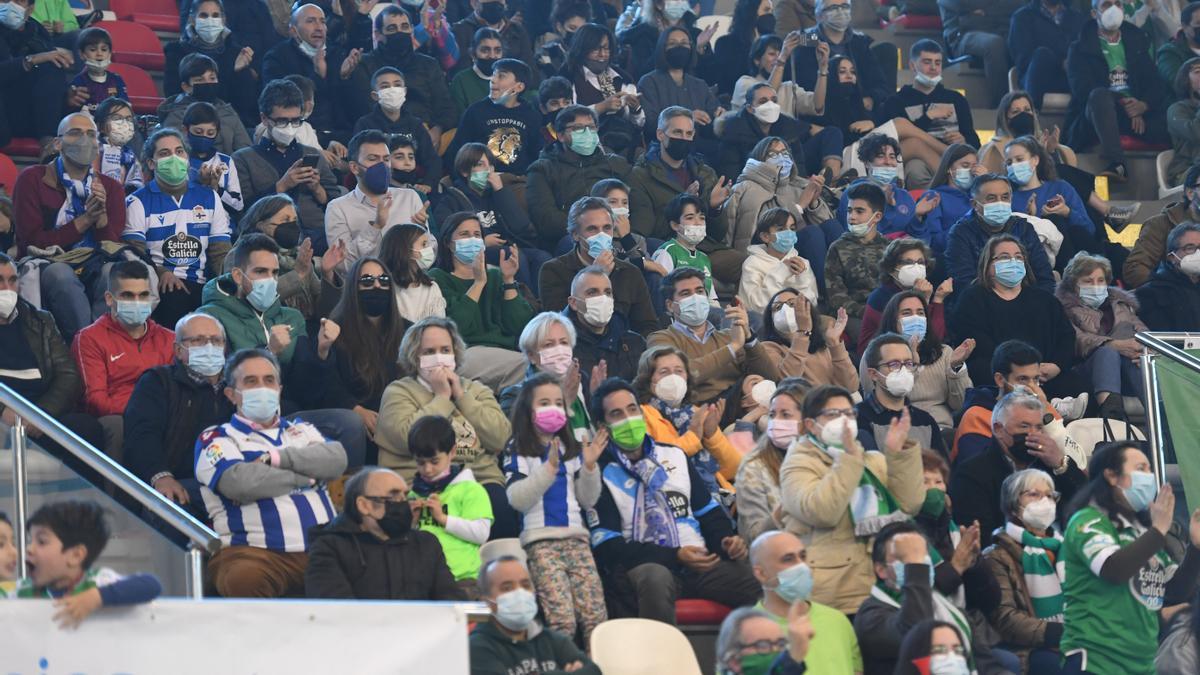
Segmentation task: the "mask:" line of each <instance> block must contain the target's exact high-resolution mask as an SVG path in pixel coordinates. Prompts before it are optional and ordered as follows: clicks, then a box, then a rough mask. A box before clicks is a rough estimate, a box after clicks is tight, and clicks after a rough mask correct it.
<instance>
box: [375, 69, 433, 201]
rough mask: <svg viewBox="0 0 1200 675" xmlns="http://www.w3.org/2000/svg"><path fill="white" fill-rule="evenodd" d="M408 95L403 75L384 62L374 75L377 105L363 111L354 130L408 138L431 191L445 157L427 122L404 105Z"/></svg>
mask: <svg viewBox="0 0 1200 675" xmlns="http://www.w3.org/2000/svg"><path fill="white" fill-rule="evenodd" d="M407 98H408V87H406V86H405V82H404V75H403V74H402V73H401V72H400V71H399V70H397V69H395V68H393V67H391V66H384V67H383V68H380V69H379V70H376V71H375V74H374V75H373V76H372V77H371V100H373V101H375V109H374V110H372V111H371V112H369V113H367V114H366V115H363V116H362V117H360V118H359V119H358V122H357V123H355V125H354V133H355V134H358V132H360V131H365V130H367V129H378V130H380V131H382V132H383V133H385V134H388V135H390V136H400V137H402V138H406V139H408V141H409V142H410V143H411V144H412V147H413V150H414V153H415V154H414V157H415V159H416V163H417V164H418V165H419V166H421V168H423V169H425V171H424V172H423V173H422V178H421V181H420V183H421V184H422V185H424V186H426V187H427V188H429V189H428V190H425V192H429V191H430V190H432V189H433V188H435V187H437V181H438V179H440V178H441V177H442V158H441V157H439V156H438V153H437V150H438V149H437V148H435V147H433V141H432V140H431V139H430V138H429V132H428V131H426V130H425V125H424V124H422V123H421V120H419V119H417V118H416V116H414V115H413V114H412V113H410V112H408V111H407V110H405V108H404V103H405V99H407Z"/></svg>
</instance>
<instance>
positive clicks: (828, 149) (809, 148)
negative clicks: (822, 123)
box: [804, 127, 846, 178]
mask: <svg viewBox="0 0 1200 675" xmlns="http://www.w3.org/2000/svg"><path fill="white" fill-rule="evenodd" d="M845 147H846V144H845V143H843V142H842V130H841V129H839V128H837V127H825V128H824V129H822V130H820V131H818V132H817V133H815V134H813V135H811V136H809V137H808V140H806V141H804V170H805V171H807V172H808V173H809V174H810V175H811V174H815V173H820V171H821V169H822V168H823V167H824V165H825V160H826V159H829V158H831V157H832V158H834V159H837V160H838V161H839V162H840V161H842V149H843V148H845ZM834 177H835V178H836V176H834Z"/></svg>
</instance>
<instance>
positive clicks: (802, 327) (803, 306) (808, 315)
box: [792, 295, 813, 333]
mask: <svg viewBox="0 0 1200 675" xmlns="http://www.w3.org/2000/svg"><path fill="white" fill-rule="evenodd" d="M792 312H793V313H794V314H795V316H796V330H797V331H799V332H801V333H806V332H809V331H811V330H812V327H813V324H812V308H811V307H810V306H809V302H808V298H807V297H805V296H803V295H797V296H796V299H795V300H793V301H792Z"/></svg>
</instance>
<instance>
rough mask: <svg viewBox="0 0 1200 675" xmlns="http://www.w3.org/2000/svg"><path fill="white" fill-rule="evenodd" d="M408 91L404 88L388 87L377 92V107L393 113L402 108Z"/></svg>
mask: <svg viewBox="0 0 1200 675" xmlns="http://www.w3.org/2000/svg"><path fill="white" fill-rule="evenodd" d="M407 96H408V89H407V88H405V87H389V88H387V89H380V90H379V106H380V107H381V108H383V109H384V110H390V111H392V112H395V111H397V110H399V109H400V108H403V107H404V100H405V97H407Z"/></svg>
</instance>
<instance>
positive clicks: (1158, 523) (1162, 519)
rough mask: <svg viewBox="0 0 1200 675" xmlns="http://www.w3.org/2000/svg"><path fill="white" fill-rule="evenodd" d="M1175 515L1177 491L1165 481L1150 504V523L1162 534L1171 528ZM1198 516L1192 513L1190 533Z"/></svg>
mask: <svg viewBox="0 0 1200 675" xmlns="http://www.w3.org/2000/svg"><path fill="white" fill-rule="evenodd" d="M1174 517H1175V491H1174V490H1172V489H1171V484H1170V483H1163V484H1162V487H1160V488H1159V489H1158V496H1157V497H1155V498H1154V502H1153V503H1151V504H1150V525H1151V527H1153V528H1154V529H1156V530H1158V531H1159V533H1161V534H1166V533H1167V530H1169V529H1171V520H1172V519H1173V518H1174ZM1195 522H1196V516H1195V514H1192V521H1191V524H1190V525H1189V527H1188V534H1189V535H1190V534H1191V533H1192V532H1193V531H1194V529H1195V527H1196V525H1195Z"/></svg>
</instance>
